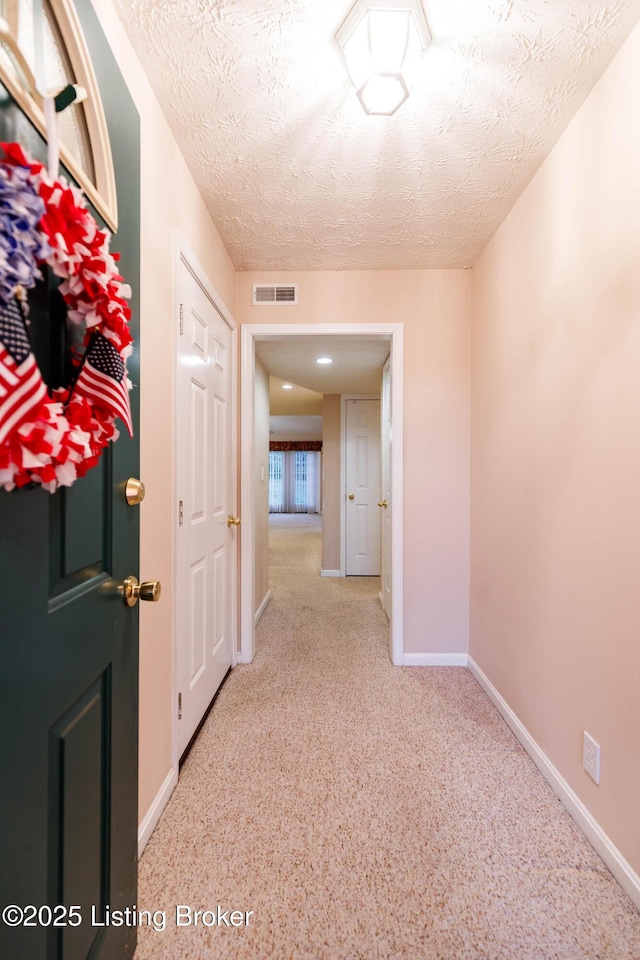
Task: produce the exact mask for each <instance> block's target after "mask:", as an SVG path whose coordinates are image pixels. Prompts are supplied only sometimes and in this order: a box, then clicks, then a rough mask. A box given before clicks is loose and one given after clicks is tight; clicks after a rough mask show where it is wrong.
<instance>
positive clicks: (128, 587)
mask: <svg viewBox="0 0 640 960" xmlns="http://www.w3.org/2000/svg"><path fill="white" fill-rule="evenodd" d="M161 592H162V587H161V585H160V581H159V580H145V581H144V583H138V578H137V577H127V579H126V580H125V581H124V583H123V584H122V596H123V599H124V602H125V603H126V605H127V606H128V607H135V605H136V603H137V602H138V600H148V601H150V602H151V603H157V602H158V600H159V599H160V593H161Z"/></svg>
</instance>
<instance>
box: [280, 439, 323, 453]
mask: <svg viewBox="0 0 640 960" xmlns="http://www.w3.org/2000/svg"><path fill="white" fill-rule="evenodd" d="M269 450H272V451H274V450H280V451H287V450H307V451H313V452H315V453H320V451H321V450H322V440H270V441H269Z"/></svg>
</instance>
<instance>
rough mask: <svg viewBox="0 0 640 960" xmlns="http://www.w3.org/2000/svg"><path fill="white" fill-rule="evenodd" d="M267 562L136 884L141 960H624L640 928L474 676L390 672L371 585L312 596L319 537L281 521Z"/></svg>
mask: <svg viewBox="0 0 640 960" xmlns="http://www.w3.org/2000/svg"><path fill="white" fill-rule="evenodd" d="M270 555H271V581H272V599H271V602H270V604H269V606H268V607H267V610H266V612H265V614H264V615H263V618H262V620H261V622H260V624H259V628H258V642H257V655H256V659H255V661H254V663H253V664H251V665H250V666H239V667H238V668H237V669H236V670H234V671H233V673H232V674H231V676H230V677H229V679H228V680H227V682H226V683H225V684H224V686H223V688H222V690H221V692H220V695H219V697H218V699H217V701H216V703H215V705H214V707H213V710H212V712H211V714H210V715H209V718H208V720H207V722H206V724H205V726H204V727H203V730H202V732H201V734H200V737H199V739H198V740H197V742H196V744H195V745H194V747H193V749H192V751H191V753H190V755H189V757H188V759H187V761H186V763H185V765H184V768H183V771H182V773H181V776H180V781H179V784H178V786H177V788H176V790H175V792H174V795H173V798H172V800H171V802H170V804H169V805H168V807H167V809H166V811H165V814H164V816H163V818H162V820H161V822H160V824H159V825H158V827H157V829H156V831H155V832H154V834H153V836H152V838H151V840H150V841H149V844H148V846H147V849H146V852H145V854H144V856H143V858H142V860H141V863H140V887H139V899H138V903H139V907H140V908H146V909H150V910H162V911H165V912H166V917H167V921H166V927H165V929H164V930H163V931H156V930H154V929H153V928H151V927H146V926H143V927H141V928H140V930H139V946H138V952H137V954H136V960H148V958H153V960H165V958H166V960H214V958H230V960H231V958H232V960H265V958H276V960H395V958H403V960H406V958H408V960H480V958H482V960H640V914H639V913H638V912H637V911H636V909H635V908H634V906H633V905H632V903H631V902H630V901H629V899H628V898H627V897H626V895H625V894H624V892H623V891H622V890H621V888H620V887H619V886H618V885H617V883H616V882H615V881H614V880H613V878H612V876H611V875H610V873H609V872H608V870H607V869H606V867H605V866H604V864H603V863H602V861H601V860H600V859H599V857H598V856H597V855H596V854H595V853H594V851H593V849H592V848H591V847H590V846H589V844H588V843H587V841H586V840H585V839H584V837H583V836H582V834H581V833H580V831H579V830H578V829H577V827H576V826H575V825H574V823H573V821H572V820H571V819H570V817H569V816H568V815H567V814H566V813H565V812H564V810H563V808H562V806H561V805H560V803H559V801H558V800H557V799H556V798H555V796H554V795H553V793H552V792H551V790H550V789H549V787H548V786H547V784H546V783H545V782H544V780H543V779H542V777H541V776H540V775H539V773H538V772H537V770H536V769H535V767H534V766H533V764H532V763H531V761H530V760H529V758H528V757H527V755H526V754H525V753H524V751H523V750H522V748H521V747H520V745H519V744H518V742H517V741H516V740H515V738H514V737H513V735H512V734H511V732H510V730H509V729H508V728H507V726H506V725H505V723H504V722H503V720H502V719H501V717H500V716H499V714H498V713H497V712H496V710H495V709H494V707H493V706H492V704H491V703H490V702H489V700H488V699H487V698H486V696H485V695H484V693H483V692H482V690H481V689H480V687H479V686H478V685H477V684H476V682H475V680H474V679H473V677H472V676H471V674H470V673H469V672H468V671H467V670H465V669H463V668H438V667H436V668H427V667H411V668H398V667H392V666H391V664H390V661H389V654H388V625H387V622H386V619H385V617H384V614H383V613H382V611H381V608H380V606H379V603H378V600H377V591H378V587H379V585H378V581H377V580H376V579H371V578H364V579H361V578H352V579H346V580H339V579H328V578H321V577H320V575H319V569H320V527H319V525H318V518H313V517H312V518H307V517H295V518H291V517H277V518H275V519H274V521H273V523H272V536H271V546H270ZM178 904H180V905H184V906H185V907H189V908H191V909H193V910H196V909H198V910H210V911H212V913H211V914H205V918H204V919H205V920H206V922H208V923H211V921H212V920H215V921H216V925H215V926H209V927H206V926H203V925H202V920H201V918H199V922H198V924H197V925H194V923H193V922H192V923H191V924H190V925H188V926H182V927H178V926H176V924H175V910H176V905H178ZM218 907H220V910H221V911H222V916H221V917H220V918H219V917H218V913H217V910H218ZM230 910H235V911H239V913H238V914H237V915H235V917H234V918H233V919H235V921H236V923H240V920H242V921H244V916H241V915H240V912H242V913H243V914H244V913H246V912H248V911H252V913H251V915H250V916H249V918H248V919H249V922H248V925H244V923H242V925H238V926H236V927H232V926H231V925H229V926H228V927H227V926H225V925H224V917H225V911H230ZM183 916H184V917H185V919H186V918H187V916H188V915H187V914H186V911H185V912H184V913H183ZM190 916H191V919H192V921H193V916H194V915H193V914H191V915H190ZM226 918H227V921H228V922H229V924H230V923H231V919H232V917H231V914H229V913H226ZM219 919H220V923H221V926H218V925H217V923H218V920H219Z"/></svg>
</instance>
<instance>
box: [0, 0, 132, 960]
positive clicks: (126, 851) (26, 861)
mask: <svg viewBox="0 0 640 960" xmlns="http://www.w3.org/2000/svg"><path fill="white" fill-rule="evenodd" d="M76 7H77V10H78V15H79V19H80V22H81V25H82V28H83V30H84V33H85V37H86V39H87V44H88V46H89V50H90V52H91V57H92V60H93V63H94V68H95V72H96V76H97V80H98V85H99V87H100V90H101V94H102V99H103V105H104V109H105V114H106V117H107V123H108V127H109V136H110V139H111V148H112V152H113V159H114V166H115V173H116V183H117V188H118V218H119V229H118V233H117V235H116V236H115V237H114V238H113V240H112V244H111V248H112V251H116V250H117V251H119V252H120V254H121V260H120V266H121V270H122V274H123V276H124V277H125V279H126V281H127V282H128V283H129V284H130V285H131V287H132V289H133V297H132V300H131V303H130V305H131V308H132V324H131V326H132V332H133V335H134V337H135V338H136V349H135V353H134V356H133V357H132V358H131V359H130V361H129V362H128V369H129V376H130V378H131V380H132V381H133V383H134V384H135V389H134V390H133V391H132V394H131V408H132V416H133V421H134V431H135V436H134V439H133V440H131V439H130V438H129V436H128V434H127V432H126V430H124V429H121V431H120V439H119V440H118V441H117V443H116V444H115V445H113V446H112V447H110V448H108V449H107V450H106V452H105V453H104V454H103V457H102V459H101V461H100V463H99V465H98V466H97V467H96V468H95V469H94V470H92V471H90V472H89V474H87V476H86V477H84V478H83V479H82V480H79V481H77V482H76V484H75V485H74V486H73V487H72V488H71V489H69V490H61V491H59V492H57V493H56V494H54V495H50V494H48V493H44V492H43V491H42V490H40V489H37V488H34V489H24V490H18V491H13V492H12V493H5V492H4V491H0V724H1V726H0V729H2V733H3V745H2V749H1V750H0V909H2V908H3V907H5V906H6V905H8V904H16V905H17V906H19V907H21V908H24V907H27V906H28V905H33V906H35V907H40V906H42V905H47V904H48V905H50V906H52V907H53V906H55V905H58V904H62V905H65V906H67V907H70V906H78V907H79V908H80V911H79V912H80V914H81V916H82V923H81V924H80V925H78V926H71V925H68V926H63V927H57V928H54V927H53V926H52V925H50V924H48V923H46V922H44V923H36V926H34V927H28V928H27V927H24V926H17V927H10V926H8V925H6V924H4V923H2V921H0V957H2V958H3V960H127V958H131V957H132V956H133V952H134V950H135V940H136V931H135V929H134V928H131V927H108V926H106V927H103V926H99V925H98V923H99V921H100V920H101V918H102V913H103V909H104V907H105V905H107V904H108V905H109V907H110V908H111V910H119V909H122V910H123V909H124V908H126V907H131V906H133V905H134V904H135V902H136V868H137V761H138V743H137V739H138V737H137V730H138V609H137V608H133V609H130V608H127V607H126V606H125V604H124V602H123V600H122V597H121V595H120V594H119V592H118V587H119V586H120V584H121V583H122V581H123V580H124V579H125V577H127V576H129V575H130V574H135V575H136V576H138V575H139V569H138V526H139V516H140V515H139V510H140V507H133V508H132V507H128V506H127V504H126V501H125V498H124V486H125V484H126V481H127V478H128V477H131V476H133V477H137V476H139V447H138V425H139V393H140V391H139V384H140V376H139V370H140V367H139V344H138V335H139V296H138V291H139V278H140V252H139V238H140V135H139V118H138V116H137V112H136V110H135V107H134V104H133V102H132V100H131V97H130V95H129V92H128V90H127V88H126V85H125V84H124V81H123V80H122V77H121V75H120V73H119V70H118V68H117V66H116V64H115V61H114V59H113V56H112V54H111V51H110V50H109V47H108V45H107V43H106V41H105V39H104V36H103V35H102V32H101V29H100V27H99V24H98V22H97V18H96V16H95V13H94V10H93V7H92V6H91V3H90V2H89V0H78V2H77V3H76ZM0 138H1V139H2V140H18V141H19V142H21V143H22V144H23V145H24V146H25V147H26V148H27V149H28V150H29V151H30V152H31V153H32V154H34V155H35V156H37V157H39V158H40V159H44V158H45V153H46V147H45V144H44V142H43V140H42V138H41V137H40V135H39V134H38V133H37V131H35V130H34V129H33V128H32V127H31V125H30V123H29V121H28V120H27V118H26V117H25V116H24V115H23V114H22V113H21V111H20V110H19V109H18V108H17V107H16V105H15V104H14V103H12V101H11V99H10V97H9V96H8V95H7V93H6V91H5V90H4V88H0ZM29 302H30V320H31V333H32V339H33V343H34V351H35V353H36V356H37V358H38V362H39V364H40V367H41V369H42V371H43V374H44V376H45V379H46V380H47V383H48V384H49V385H50V386H52V387H53V386H58V385H59V384H60V383H64V382H66V380H67V377H68V365H69V359H68V351H66V350H65V349H64V345H65V341H66V336H65V329H66V325H65V311H64V304H63V302H62V299H61V297H60V295H59V293H58V292H57V281H56V279H55V278H54V277H52V276H51V275H47V276H46V277H45V279H44V280H43V281H42V282H41V283H39V284H38V287H37V289H36V290H35V291H32V295H31V296H30V300H29ZM42 916H43V918H44V920H45V921H46V918H47V914H46V912H44V913H43V914H42ZM92 920H95V921H96V922H95V923H93V922H92Z"/></svg>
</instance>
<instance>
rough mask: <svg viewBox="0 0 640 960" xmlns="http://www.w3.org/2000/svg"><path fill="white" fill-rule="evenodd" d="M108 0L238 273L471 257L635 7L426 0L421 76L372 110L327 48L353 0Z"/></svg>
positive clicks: (598, 2)
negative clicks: (402, 98)
mask: <svg viewBox="0 0 640 960" xmlns="http://www.w3.org/2000/svg"><path fill="white" fill-rule="evenodd" d="M116 2H117V5H118V8H119V10H120V13H121V16H122V18H123V20H124V23H125V25H126V27H127V29H128V31H129V34H130V36H131V38H132V40H133V43H134V45H135V47H136V49H137V51H138V54H139V55H140V57H141V59H142V63H143V65H144V67H145V69H146V71H147V73H148V75H149V77H150V79H151V82H152V84H153V86H154V88H155V91H156V93H157V95H158V97H159V99H160V102H161V103H162V105H163V108H164V110H165V113H166V115H167V117H168V119H169V122H170V124H171V126H172V128H173V131H174V133H175V135H176V137H177V139H178V141H179V143H180V144H181V147H182V150H183V152H184V154H185V156H186V158H187V160H188V163H189V165H190V168H191V170H192V172H193V175H194V177H195V179H196V181H197V183H198V185H199V187H200V190H201V192H202V194H203V196H204V197H205V198H206V201H207V204H208V207H209V210H210V211H211V214H212V217H213V219H214V220H215V222H216V224H217V226H218V228H219V230H220V232H221V234H222V237H223V239H224V241H225V243H226V245H227V248H228V250H229V253H230V255H231V257H232V259H233V262H234V264H235V266H236V268H237V269H239V270H274V269H281V270H287V269H356V268H422V267H460V266H468V265H470V264H472V263H473V261H474V259H475V257H476V256H477V255H478V253H479V252H480V251H481V250H482V248H483V247H484V245H485V244H486V242H487V240H488V239H489V238H490V237H491V236H492V234H493V233H494V231H495V230H496V228H497V226H498V225H499V224H500V222H501V221H502V219H503V218H504V216H505V214H506V213H507V212H508V211H509V209H510V208H511V206H512V205H513V203H514V201H515V200H516V199H517V197H518V196H519V194H520V193H521V191H522V189H523V188H524V186H525V185H526V184H527V182H528V181H529V180H530V179H531V177H532V175H533V174H534V172H535V170H536V169H537V167H538V166H539V164H540V162H541V161H542V160H543V158H544V157H545V156H546V154H547V153H548V152H549V150H550V148H551V147H552V146H553V144H554V143H555V141H556V140H557V139H558V137H559V135H560V134H561V132H562V131H563V129H564V128H565V127H566V125H567V123H568V121H569V120H570V118H571V117H572V116H573V114H574V113H575V111H576V110H577V108H578V107H579V106H580V104H581V103H582V101H583V100H584V98H585V96H586V95H587V94H588V92H589V90H590V89H591V87H592V86H593V84H594V83H595V81H596V80H597V79H598V77H599V76H600V75H601V73H602V72H603V70H604V68H605V66H606V65H607V63H608V62H609V61H610V59H611V57H612V56H613V54H614V53H615V52H616V51H617V49H618V48H619V47H620V45H621V43H622V41H623V40H624V39H625V37H626V36H627V35H628V33H629V32H630V30H631V28H632V27H633V25H634V24H635V23H636V21H637V20H638V17H639V15H640V0H609V2H607V0H424V7H425V11H426V14H427V18H428V20H429V24H430V27H431V31H432V33H433V35H434V38H435V39H434V43H433V45H432V47H431V48H430V49H429V51H428V53H427V55H426V57H425V60H424V69H423V72H422V75H421V77H420V78H419V80H418V82H417V83H416V85H415V86H414V88H413V90H412V93H411V96H410V98H409V100H408V101H407V102H406V103H405V104H404V105H403V106H402V107H401V108H400V110H399V111H398V113H397V114H396V115H395V116H393V117H370V116H366V115H365V114H364V112H363V111H362V108H361V106H360V104H359V102H358V100H357V98H356V96H355V92H354V90H353V88H352V86H351V83H350V81H349V79H348V77H347V74H346V70H345V67H344V62H343V60H342V56H341V54H340V51H339V50H338V48H337V47H336V45H335V42H334V40H333V36H334V34H335V32H336V30H337V28H338V27H339V26H340V24H341V23H342V21H343V19H344V17H345V16H346V14H347V12H348V11H349V9H350V6H351V4H350V2H349V0H116ZM167 188H168V189H169V188H170V185H167Z"/></svg>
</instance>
